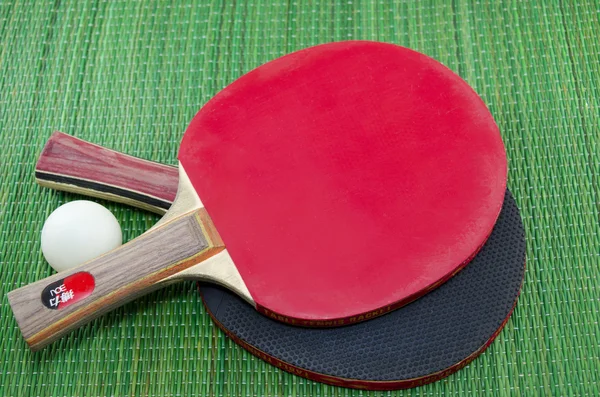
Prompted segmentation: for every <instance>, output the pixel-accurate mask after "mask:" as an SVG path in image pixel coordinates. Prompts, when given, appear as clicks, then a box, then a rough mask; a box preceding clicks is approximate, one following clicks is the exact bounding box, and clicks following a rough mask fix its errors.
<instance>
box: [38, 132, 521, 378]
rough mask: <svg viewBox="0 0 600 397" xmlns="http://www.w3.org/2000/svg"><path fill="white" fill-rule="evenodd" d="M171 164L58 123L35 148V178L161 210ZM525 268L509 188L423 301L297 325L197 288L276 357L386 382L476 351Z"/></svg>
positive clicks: (424, 374)
mask: <svg viewBox="0 0 600 397" xmlns="http://www.w3.org/2000/svg"><path fill="white" fill-rule="evenodd" d="M69 164H70V165H71V166H70V167H65V166H66V165H69ZM174 170H176V168H174V167H172V166H168V165H161V164H157V163H153V162H149V161H146V160H142V159H139V158H136V157H132V156H127V155H124V154H122V153H118V152H115V151H113V150H109V149H105V148H102V147H100V146H97V145H93V144H90V143H88V142H86V141H83V140H80V139H77V138H74V137H72V136H69V135H66V134H62V133H60V132H56V133H54V134H52V136H51V137H50V139H49V140H48V142H47V143H46V145H45V147H44V149H43V150H42V153H41V155H40V157H39V160H38V162H37V165H36V179H37V181H38V182H39V183H40V184H41V185H43V186H49V187H53V188H56V189H60V190H66V191H72V192H73V191H74V192H77V193H81V194H86V195H92V196H97V197H98V196H100V197H104V198H107V199H111V200H118V201H123V202H127V203H130V204H134V205H137V206H139V207H142V208H148V207H149V206H151V207H153V208H154V209H155V210H156V211H159V212H160V211H162V212H164V209H163V208H162V207H160V206H154V204H156V201H155V200H156V198H157V197H162V198H163V199H164V200H166V201H167V202H166V203H165V204H166V205H165V206H166V207H168V206H169V205H170V203H171V202H172V200H173V199H174V198H175V190H176V189H177V174H176V173H174ZM117 180H118V182H116V181H117ZM115 183H117V184H118V186H117V185H115ZM169 192H172V193H169ZM132 200H133V201H132ZM162 205H163V204H161V206H162ZM524 267H525V239H524V234H523V224H522V222H521V219H520V217H519V211H518V208H517V206H516V204H515V202H514V199H513V198H512V197H511V194H510V192H508V190H507V192H506V196H505V199H504V204H503V207H502V211H501V213H500V216H499V218H498V221H497V222H496V225H495V226H494V230H493V232H492V234H491V235H490V237H489V239H488V240H487V241H486V243H485V245H484V246H483V248H482V249H481V251H479V253H478V254H477V256H476V257H475V258H474V259H473V260H472V261H471V262H470V263H469V265H468V266H466V268H465V269H463V270H462V271H461V272H460V273H458V274H457V275H456V276H454V277H453V278H452V279H451V280H449V281H448V282H446V283H444V284H443V285H442V286H440V287H439V288H437V289H435V290H434V291H431V292H429V293H428V294H427V295H426V296H424V297H422V298H420V299H419V300H418V301H416V302H413V303H411V304H410V305H407V306H404V307H403V308H401V309H398V310H396V311H394V312H392V313H389V314H387V315H385V316H381V317H379V318H377V319H374V320H371V321H366V322H363V323H360V324H355V325H353V326H348V327H335V328H328V329H308V328H302V327H293V326H289V325H285V324H283V323H279V322H274V321H272V320H269V319H268V318H267V317H265V316H262V315H260V314H259V313H258V312H256V311H255V310H252V309H251V307H250V306H249V305H247V304H246V303H244V302H243V301H242V300H241V299H240V298H238V297H237V296H236V295H234V294H233V293H231V292H228V291H227V290H225V289H223V288H219V287H218V286H215V285H211V284H202V285H201V286H200V291H201V293H202V298H203V301H204V304H205V306H206V310H207V311H208V314H210V316H211V317H212V318H213V320H214V321H215V323H216V324H217V325H218V326H219V328H221V329H222V330H223V331H224V332H225V333H227V335H228V336H230V337H231V338H232V340H233V341H235V342H236V343H237V344H239V345H240V346H242V347H244V348H245V349H247V350H248V351H249V352H251V353H252V354H255V355H256V356H258V357H259V358H261V359H263V360H265V361H267V362H268V363H270V364H271V365H275V366H277V367H278V368H281V369H283V370H286V371H288V372H291V373H293V374H295V375H299V376H303V377H306V378H309V379H312V380H317V381H320V382H325V383H329V384H333V385H337V386H345V387H353V388H364V389H382V390H388V389H397V388H407V387H414V386H419V385H423V384H425V383H429V382H433V381H435V380H439V379H441V378H443V377H445V376H448V375H450V374H451V373H453V372H454V371H456V370H458V369H460V368H462V367H463V366H465V365H467V364H468V363H469V362H470V361H471V360H473V359H474V358H475V357H476V356H477V355H478V354H480V353H481V352H482V351H483V350H484V349H485V348H486V347H487V346H488V345H489V344H490V343H491V342H492V340H493V339H494V338H495V337H496V335H498V333H499V332H500V330H501V329H502V327H503V326H504V324H506V322H507V320H508V316H509V315H510V313H511V312H512V309H513V307H514V305H515V304H516V300H517V297H518V296H519V287H520V286H521V282H522V279H523V275H524Z"/></svg>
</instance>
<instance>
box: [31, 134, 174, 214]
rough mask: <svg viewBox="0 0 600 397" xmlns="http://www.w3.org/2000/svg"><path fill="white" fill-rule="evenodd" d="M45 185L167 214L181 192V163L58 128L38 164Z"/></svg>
mask: <svg viewBox="0 0 600 397" xmlns="http://www.w3.org/2000/svg"><path fill="white" fill-rule="evenodd" d="M35 176H36V180H37V182H38V183H39V184H40V185H41V186H44V187H49V188H52V189H57V190H64V191H68V192H73V193H80V194H85V195H88V196H94V197H99V198H104V199H108V200H111V201H118V202H121V203H125V204H129V205H133V206H136V207H140V208H144V209H147V210H150V211H153V212H156V213H159V214H164V213H165V212H166V211H167V210H168V209H169V207H170V206H171V204H172V203H173V201H174V200H175V195H176V194H177V185H178V182H177V181H178V171H177V167H172V166H169V165H164V164H159V163H156V162H153V161H148V160H143V159H140V158H137V157H133V156H129V155H126V154H123V153H119V152H115V151H113V150H110V149H106V148H103V147H101V146H98V145H94V144H92V143H89V142H86V141H84V140H81V139H78V138H75V137H72V136H70V135H67V134H64V133H62V132H58V131H57V132H54V133H53V134H52V136H51V137H50V139H49V140H48V142H47V143H46V146H44V149H43V150H42V153H41V155H40V157H39V159H38V162H37V164H36V167H35Z"/></svg>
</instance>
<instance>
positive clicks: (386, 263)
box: [179, 41, 507, 325]
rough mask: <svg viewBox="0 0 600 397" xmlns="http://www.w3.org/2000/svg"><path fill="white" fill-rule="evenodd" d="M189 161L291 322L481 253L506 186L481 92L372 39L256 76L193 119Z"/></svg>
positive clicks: (200, 187)
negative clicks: (480, 249)
mask: <svg viewBox="0 0 600 397" xmlns="http://www.w3.org/2000/svg"><path fill="white" fill-rule="evenodd" d="M179 159H180V161H181V163H182V165H183V167H184V169H185V170H186V171H187V173H188V175H189V177H190V179H191V182H192V184H193V186H194V188H195V189H196V190H197V192H198V194H199V196H200V198H201V199H202V201H203V203H204V204H205V206H206V209H207V211H208V213H209V214H210V216H211V217H212V219H213V221H214V223H215V225H216V227H217V229H218V231H219V233H220V234H221V237H222V238H223V241H224V242H225V244H226V246H227V249H228V251H229V253H230V254H231V256H232V258H233V261H234V262H235V264H236V266H237V267H238V269H239V271H240V274H241V275H242V278H243V279H244V281H245V282H246V285H247V286H248V289H249V291H250V293H251V294H252V296H253V298H254V300H255V301H256V303H257V305H258V306H259V308H260V309H264V308H266V309H268V310H271V311H273V312H275V313H278V314H280V315H282V316H287V317H288V319H287V320H290V319H304V320H323V319H345V320H346V321H349V322H352V321H355V320H357V319H359V318H358V317H357V316H358V315H360V314H364V313H369V312H372V311H377V312H376V314H381V313H383V312H385V311H386V310H388V309H389V308H391V305H394V303H398V302H400V303H408V301H409V300H411V299H413V298H414V297H416V296H417V295H418V294H419V293H423V292H424V291H426V290H427V289H429V288H431V287H432V286H434V284H435V283H436V282H438V281H439V280H441V279H445V278H447V277H448V276H449V275H451V274H452V273H453V272H455V271H456V270H457V269H459V268H461V267H462V266H464V265H465V264H466V263H467V262H468V260H469V259H470V258H471V256H472V255H473V254H474V252H476V251H477V250H478V249H479V248H480V247H481V246H482V244H483V243H484V242H485V240H486V238H487V237H488V235H489V234H490V232H491V230H492V228H493V226H494V223H495V221H496V219H497V217H498V214H499V213H500V209H501V206H502V201H503V198H504V192H505V188H506V172H507V170H506V155H505V152H504V146H503V144H502V140H501V137H500V134H499V131H498V128H497V126H496V124H495V123H494V120H493V118H492V116H491V114H490V113H489V111H488V110H487V108H486V106H485V105H484V104H483V102H482V101H481V99H480V98H479V97H478V96H477V95H476V94H475V93H474V92H473V91H472V90H471V88H470V87H469V86H468V85H467V84H466V83H465V82H464V81H463V80H461V79H460V78H459V77H458V76H457V75H455V74H454V73H452V72H451V71H450V70H448V69H447V68H445V67H444V66H442V65H441V64H439V63H438V62H436V61H434V60H432V59H431V58H428V57H426V56H424V55H422V54H419V53H417V52H414V51H411V50H408V49H406V48H402V47H398V46H395V45H391V44H383V43H373V42H357V41H352V42H341V43H333V44H326V45H322V46H317V47H313V48H309V49H306V50H303V51H299V52H296V53H293V54H290V55H287V56H284V57H282V58H279V59H277V60H275V61H272V62H270V63H267V64H265V65H263V66H261V67H259V68H257V69H255V70H253V71H252V72H250V73H248V74H246V75H244V76H242V77H241V78H240V79H238V80H237V81H235V82H234V83H232V84H231V85H230V86H228V87H227V88H225V89H224V90H223V91H221V92H220V93H219V94H218V95H216V96H215V97H214V98H213V99H212V100H211V101H210V102H208V103H207V104H206V105H205V106H204V107H203V108H202V109H201V110H200V112H199V113H198V114H197V115H196V116H195V118H194V119H193V120H192V123H191V124H190V126H189V127H188V130H187V131H186V133H185V136H184V138H183V141H182V144H181V148H180V152H179ZM399 242H400V243H399ZM382 308H383V310H378V309H382ZM360 319H362V318H360ZM280 320H281V318H280ZM283 320H284V321H286V319H285V318H284V319H283ZM305 325H313V324H305ZM334 325H335V324H334Z"/></svg>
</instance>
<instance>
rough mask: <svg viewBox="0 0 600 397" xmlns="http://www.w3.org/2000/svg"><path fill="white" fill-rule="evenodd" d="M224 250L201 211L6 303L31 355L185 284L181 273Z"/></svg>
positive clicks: (17, 294) (23, 290)
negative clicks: (162, 290) (180, 281)
mask: <svg viewBox="0 0 600 397" xmlns="http://www.w3.org/2000/svg"><path fill="white" fill-rule="evenodd" d="M224 249H225V248H224V245H223V242H222V241H221V239H220V237H219V235H218V233H217V232H216V230H215V229H214V226H213V224H212V221H211V220H210V217H209V216H208V214H207V213H206V211H205V210H204V209H203V208H200V209H197V210H193V211H191V212H188V213H185V214H183V215H181V216H179V217H177V218H175V219H173V220H171V221H169V222H167V223H165V224H163V225H162V226H160V227H157V228H155V229H153V230H151V231H149V232H147V233H145V234H143V235H141V236H140V237H138V238H136V239H134V240H132V241H130V242H129V243H127V244H125V245H123V246H121V247H119V248H117V249H115V250H113V251H111V252H109V253H107V254H105V255H103V256H100V257H98V258H96V259H93V260H91V261H89V262H87V263H84V264H83V265H81V266H78V267H76V268H74V269H71V270H69V271H65V272H61V273H58V274H55V275H53V276H51V277H48V278H46V279H44V280H41V281H38V282H36V283H33V284H30V285H27V286H25V287H22V288H19V289H17V290H14V291H12V292H10V293H9V294H8V300H9V303H10V306H11V308H12V310H13V312H14V315H15V318H16V320H17V323H18V324H19V328H20V329H21V332H22V333H23V337H24V338H25V340H26V341H27V343H28V344H29V346H30V347H31V349H32V350H34V351H35V350H39V349H41V348H43V347H44V346H46V345H47V344H49V343H51V342H52V341H54V340H55V339H58V338H60V337H61V336H63V335H65V334H67V333H68V332H70V331H72V330H73V329H75V328H78V327H79V326H81V325H83V324H85V323H87V322H89V321H91V320H92V319H94V318H96V317H97V316H99V315H101V314H103V313H105V312H107V311H109V310H111V309H113V308H115V307H117V306H120V305H123V304H124V303H126V302H129V301H131V300H133V299H135V298H136V297H138V296H141V295H143V294H146V293H148V292H150V291H152V290H155V289H157V288H159V287H162V286H164V285H166V283H167V282H171V281H176V280H177V279H181V278H184V277H185V276H184V274H185V271H186V270H188V269H190V268H191V267H192V266H194V265H196V264H198V263H200V262H202V261H205V260H206V259H208V258H210V257H212V256H214V255H216V254H217V253H219V252H221V251H223V250H224ZM124 265H126V266H124ZM190 270H191V269H190ZM167 279H168V280H167Z"/></svg>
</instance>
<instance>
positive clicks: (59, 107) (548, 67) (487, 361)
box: [0, 0, 600, 396]
mask: <svg viewBox="0 0 600 397" xmlns="http://www.w3.org/2000/svg"><path fill="white" fill-rule="evenodd" d="M536 3H537V4H536ZM599 10H600V4H598V3H596V2H593V1H574V0H573V1H568V0H563V1H544V2H541V1H540V2H539V3H538V2H532V1H506V2H500V1H492V0H489V1H463V0H454V1H439V2H391V1H383V0H378V1H374V0H373V1H371V0H340V1H332V0H312V1H309V0H307V1H302V0H289V1H287V0H286V1H282V0H275V1H268V0H263V1H241V0H237V1H215V0H213V1H208V0H206V1H196V2H186V3H184V2H176V3H167V2H166V1H139V2H133V1H106V0H104V1H93V2H90V1H58V0H57V1H44V2H42V1H40V2H33V1H4V0H0V142H1V145H2V146H1V148H2V150H1V151H0V178H1V183H2V190H1V192H0V200H1V201H0V239H1V244H0V313H1V317H0V332H1V335H2V337H1V338H0V396H37V395H39V396H75V395H98V396H113V395H114V396H124V395H152V396H192V395H202V396H238V395H239V396H367V395H396V394H397V395H405V394H406V395H409V394H410V395H418V396H441V395H445V396H453V395H466V394H481V395H489V394H497V395H519V394H520V395H556V396H558V395H562V396H585V395H590V396H597V395H599V394H600V391H599V388H600V385H599V382H600V375H599V374H598V373H599V372H600V364H599V363H600V342H599V338H600V326H599V323H598V322H599V318H600V298H599V295H600V287H599V286H598V284H599V282H600V225H599V211H600V189H599V186H598V183H599V180H598V178H600V160H599V159H598V155H599V154H600V129H599V125H600V112H599V110H600V103H599V96H600V91H599V89H600V82H598V79H599V78H600V44H599V40H598V32H600V22H599V16H600V13H599ZM345 39H369V40H380V41H387V42H391V43H396V44H401V45H404V46H407V47H410V48H413V49H415V50H418V51H421V52H424V53H426V54H428V55H430V56H432V57H434V58H436V59H438V60H439V61H441V62H443V63H444V64H446V65H447V66H448V67H450V68H451V69H453V70H454V71H456V72H457V73H458V74H460V75H461V76H462V77H463V78H464V79H466V80H467V81H468V82H469V83H470V84H471V85H472V86H473V87H474V88H475V90H476V91H477V92H478V93H479V94H480V95H481V96H482V97H483V98H484V100H485V101H486V103H487V104H488V106H489V108H490V110H491V112H492V114H493V115H494V117H495V118H496V120H497V122H498V124H499V126H500V129H501V131H502V135H503V138H504V141H505V144H506V148H507V153H508V157H509V161H510V173H509V187H510V189H511V190H512V192H513V194H514V196H515V198H516V200H517V202H518V204H519V206H520V208H521V211H522V215H523V220H524V223H525V228H526V232H527V244H528V249H527V255H528V263H527V266H528V267H527V274H526V278H525V284H524V287H523V293H522V296H521V298H520V301H519V304H518V306H517V308H516V311H515V313H514V315H513V317H512V319H511V320H510V321H509V323H508V325H507V327H506V328H505V330H504V331H503V332H502V333H501V334H500V336H499V337H498V339H497V340H496V342H494V344H492V346H491V347H490V348H489V349H488V350H487V351H486V352H485V353H484V354H483V355H482V356H481V357H480V358H478V359H477V360H475V361H474V362H473V363H472V364H471V365H469V366H468V367H467V368H465V369H463V370H461V371H459V372H458V373H457V374H455V375H452V376H450V377H449V378H447V379H445V380H443V381H440V382H437V383H435V384H432V385H428V386H424V387H420V388H417V389H413V390H410V391H400V392H389V393H387V392H380V393H375V392H373V393H371V392H365V391H358V390H348V389H342V388H336V387H331V386H325V385H321V384H318V383H315V382H311V381H308V380H305V379H302V378H299V377H296V376H293V375H289V374H287V373H285V372H283V371H281V370H278V369H276V368H274V367H271V366H269V365H267V364H265V363H263V362H262V361H260V360H259V359H258V358H255V357H254V356H252V355H250V354H249V353H247V352H246V351H244V350H243V349H241V348H240V347H238V346H236V345H235V344H234V343H233V342H231V341H230V340H229V339H228V338H227V337H225V336H224V334H223V333H222V332H220V331H219V330H218V329H216V328H215V326H214V325H213V324H211V322H210V320H209V318H208V316H207V315H206V313H204V310H203V308H202V305H201V302H200V300H199V297H198V295H197V293H196V291H195V288H194V286H193V284H192V283H184V284H181V285H177V286H173V287H171V288H168V289H166V290H163V291H159V292H156V293H154V294H152V295H150V296H148V297H145V298H142V299H139V300H137V301H135V302H133V303H131V304H129V305H127V306H125V307H123V308H120V309H118V310H116V311H114V312H112V313H110V314H108V315H106V316H104V317H102V318H100V319H98V320H97V321H95V322H94V323H93V324H91V325H89V326H86V327H84V328H82V329H81V330H79V331H77V332H75V333H74V334H72V335H71V336H69V337H67V338H64V339H62V340H61V341H59V342H57V343H55V344H54V345H52V346H51V347H49V348H48V349H46V350H44V351H43V352H41V353H37V354H32V353H30V352H29V351H28V349H27V348H26V345H25V343H24V342H23V340H22V338H21V336H20V333H19V331H18V329H17V326H16V323H15V321H14V319H13V317H12V314H11V311H10V309H9V307H8V302H7V299H6V293H7V292H8V291H10V290H12V289H14V288H17V287H19V286H22V285H24V284H27V283H29V282H32V281H35V280H38V279H40V278H43V277H45V276H48V275H50V274H51V273H52V270H51V269H50V267H49V266H48V265H47V264H46V263H45V261H44V259H43V257H42V255H41V253H40V248H39V239H40V230H41V227H42V225H43V222H44V219H45V218H46V217H47V216H48V215H49V214H50V212H51V211H52V210H53V209H55V208H56V207H57V206H58V205H59V204H62V203H64V202H67V201H70V200H74V199H76V198H79V196H76V195H73V194H65V193H58V192H53V191H50V190H46V189H42V188H40V187H38V186H37V185H36V184H35V182H34V174H33V167H34V164H35V161H36V157H37V155H38V154H39V151H40V149H41V147H42V146H43V144H44V142H45V140H46V139H47V138H48V136H49V135H50V133H51V132H52V131H53V130H55V129H58V130H61V131H63V132H67V133H69V134H72V135H76V136H78V137H81V138H84V139H87V140H90V141H93V142H96V143H99V144H101V145H105V146H108V147H112V148H114V149H117V150H120V151H124V152H127V153H130V154H134V155H137V156H140V157H144V158H148V159H153V160H157V161H161V162H165V163H174V162H175V158H176V151H177V146H178V143H179V140H180V138H181V136H182V133H183V131H184V130H185V128H186V127H187V123H188V122H189V121H190V120H191V118H192V116H193V115H194V114H195V112H196V111H197V110H198V109H199V108H200V106H201V105H202V104H203V103H204V102H206V101H207V100H208V99H209V98H211V97H212V96H213V95H214V94H215V93H216V92H218V91H219V89H221V88H222V87H224V86H225V85H226V84H227V83H229V82H231V81H232V80H234V79H235V78H236V77H238V76H240V75H241V74H243V73H244V72H246V71H248V70H250V69H251V68H253V67H255V66H258V65H260V64H262V63H264V62H266V61H268V60H270V59H273V58H275V57H277V56H280V55H283V54H285V53H288V52H290V51H293V50H297V49H300V48H303V47H307V46H310V45H314V44H318V43H323V42H328V41H335V40H345ZM102 204H104V205H106V206H107V207H108V208H109V209H110V210H111V211H113V212H114V213H115V214H116V216H117V217H118V219H119V220H120V222H121V224H122V227H123V230H124V237H125V239H131V238H133V237H134V236H137V235H138V234H140V233H142V232H143V231H144V230H145V229H147V228H148V227H150V226H151V225H152V224H153V222H155V221H156V219H157V217H156V216H154V215H150V214H148V213H146V212H143V211H139V210H133V209H131V208H128V207H126V206H121V205H116V204H112V203H107V202H102Z"/></svg>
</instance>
